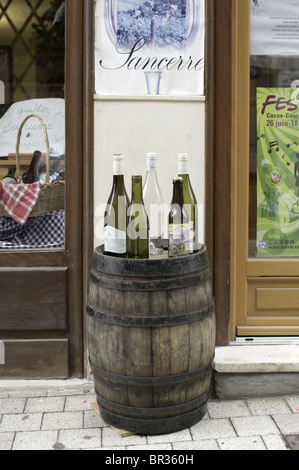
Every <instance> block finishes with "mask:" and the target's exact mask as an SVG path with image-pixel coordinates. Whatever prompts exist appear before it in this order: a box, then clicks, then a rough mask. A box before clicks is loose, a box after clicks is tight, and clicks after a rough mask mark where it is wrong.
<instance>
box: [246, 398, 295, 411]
mask: <svg viewBox="0 0 299 470" xmlns="http://www.w3.org/2000/svg"><path fill="white" fill-rule="evenodd" d="M246 403H247V406H248V408H249V410H250V413H251V414H252V415H273V414H288V413H291V410H290V409H289V407H288V405H287V404H286V402H285V400H284V399H283V398H282V399H279V398H278V399H277V398H260V399H254V400H247V401H246Z"/></svg>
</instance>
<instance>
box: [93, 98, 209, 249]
mask: <svg viewBox="0 0 299 470" xmlns="http://www.w3.org/2000/svg"><path fill="white" fill-rule="evenodd" d="M94 106H95V129H94V134H95V142H94V144H95V152H94V155H95V174H94V181H95V185H94V187H95V192H94V201H95V220H94V228H95V239H94V246H98V245H100V244H102V242H103V215H104V207H105V204H106V202H107V199H108V196H109V194H110V190H111V185H112V155H113V153H122V154H123V155H124V159H125V182H126V188H127V192H128V195H129V197H131V176H132V175H133V174H135V175H136V174H141V175H143V177H145V172H146V153H147V152H157V154H158V170H157V173H158V181H159V184H160V187H161V191H162V194H163V198H164V202H165V203H167V204H169V203H170V200H171V195H172V179H173V178H174V177H175V176H176V175H177V154H178V153H183V152H184V153H185V152H186V153H188V154H189V156H190V162H189V168H190V178H191V182H192V186H193V189H194V191H195V194H196V197H197V202H198V205H199V240H200V241H201V242H204V235H203V234H204V216H203V214H204V202H205V201H204V193H205V158H206V156H205V155H206V152H205V100H204V97H190V98H188V97H177V96H176V97H171V96H170V97H163V96H161V95H160V96H157V97H152V96H145V97H134V98H132V99H130V98H128V97H124V98H122V97H109V96H105V97H103V96H100V95H95V101H94Z"/></svg>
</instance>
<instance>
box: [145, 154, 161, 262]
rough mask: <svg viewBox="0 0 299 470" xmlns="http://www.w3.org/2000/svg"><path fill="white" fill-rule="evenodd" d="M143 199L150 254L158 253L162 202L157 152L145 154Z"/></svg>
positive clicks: (159, 251)
mask: <svg viewBox="0 0 299 470" xmlns="http://www.w3.org/2000/svg"><path fill="white" fill-rule="evenodd" d="M143 201H144V205H145V209H146V212H147V215H148V218H149V226H150V255H159V254H161V253H163V245H162V242H163V238H164V237H163V228H164V203H163V197H162V193H161V190H160V187H159V183H158V178H157V154H156V153H153V152H152V153H148V154H147V156H146V176H145V181H144V185H143Z"/></svg>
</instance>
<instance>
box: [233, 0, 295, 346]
mask: <svg viewBox="0 0 299 470" xmlns="http://www.w3.org/2000/svg"><path fill="white" fill-rule="evenodd" d="M290 12H291V15H290ZM298 13H299V6H298V4H296V2H292V1H289V2H281V1H280V0H275V1H271V2H269V1H268V0H261V1H259V2H255V1H249V0H242V1H233V68H232V70H233V84H232V90H233V91H232V93H233V108H232V120H233V132H232V143H233V152H232V183H231V185H232V209H231V211H232V212H231V213H232V232H231V339H232V340H234V339H235V338H236V336H237V337H238V336H241V337H244V336H245V337H246V336H296V335H298V334H299V309H298V307H299V278H298V276H299V258H298V256H299V251H298V249H299V244H298V243H297V233H298V223H299V222H298V215H297V214H298V194H297V193H298V187H297V182H296V176H295V175H296V168H297V166H298V165H296V163H297V162H298V155H299V154H298V153H297V149H296V147H297V145H298V144H299V127H298V122H299V121H298V117H299V113H298V93H297V92H296V88H295V87H296V83H297V82H296V80H297V79H298V76H299V62H298V61H299V58H298V55H297V54H298V53H297V51H298V39H297V38H298V36H297V33H296V31H297V29H296V28H295V29H294V26H295V23H292V21H290V18H291V16H294V14H295V15H296V16H298ZM295 30H296V31H295ZM294 33H295V34H294ZM290 37H291V38H292V39H291V41H290V40H289V38H290ZM297 181H298V179H297Z"/></svg>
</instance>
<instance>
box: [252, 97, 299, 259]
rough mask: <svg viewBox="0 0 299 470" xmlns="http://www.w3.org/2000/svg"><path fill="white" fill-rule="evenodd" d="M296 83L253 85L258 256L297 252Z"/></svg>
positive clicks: (298, 115)
mask: <svg viewBox="0 0 299 470" xmlns="http://www.w3.org/2000/svg"><path fill="white" fill-rule="evenodd" d="M297 97H299V89H298V88H257V256H260V257H284V256H299V99H298V98H297Z"/></svg>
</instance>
